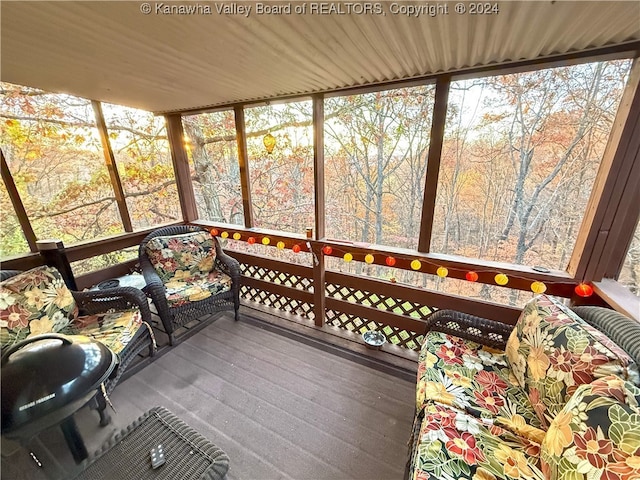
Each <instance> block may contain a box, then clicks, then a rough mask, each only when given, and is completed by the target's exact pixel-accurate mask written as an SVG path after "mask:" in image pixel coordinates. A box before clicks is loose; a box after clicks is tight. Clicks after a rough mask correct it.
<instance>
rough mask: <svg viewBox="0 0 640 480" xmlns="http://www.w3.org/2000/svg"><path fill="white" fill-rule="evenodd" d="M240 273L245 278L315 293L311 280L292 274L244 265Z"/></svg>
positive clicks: (241, 266) (241, 265)
mask: <svg viewBox="0 0 640 480" xmlns="http://www.w3.org/2000/svg"><path fill="white" fill-rule="evenodd" d="M240 273H242V275H244V276H245V277H253V278H257V279H259V280H264V281H267V282H271V283H276V284H279V285H285V286H287V287H292V288H297V289H299V290H307V291H308V292H313V282H312V281H311V280H310V279H308V278H306V277H300V276H298V275H294V274H292V273H286V272H278V271H276V270H271V269H270V268H266V267H259V266H255V265H247V264H244V263H241V264H240Z"/></svg>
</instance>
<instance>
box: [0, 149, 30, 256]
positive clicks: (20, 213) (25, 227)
mask: <svg viewBox="0 0 640 480" xmlns="http://www.w3.org/2000/svg"><path fill="white" fill-rule="evenodd" d="M0 164H1V166H2V180H3V182H4V185H5V187H6V188H7V193H8V194H9V199H10V200H11V204H12V205H13V209H14V210H15V212H16V216H17V217H18V222H20V227H21V228H22V233H24V237H25V238H26V240H27V243H28V244H29V249H30V250H31V251H32V252H33V253H35V252H37V251H38V247H37V246H36V241H37V238H36V234H35V232H34V231H33V228H32V227H31V222H30V221H29V217H28V216H27V211H26V210H25V209H24V205H23V203H22V199H21V198H20V193H19V192H18V189H17V187H16V184H15V182H14V181H13V177H12V176H11V172H10V171H9V165H7V161H6V160H5V158H4V153H2V150H0Z"/></svg>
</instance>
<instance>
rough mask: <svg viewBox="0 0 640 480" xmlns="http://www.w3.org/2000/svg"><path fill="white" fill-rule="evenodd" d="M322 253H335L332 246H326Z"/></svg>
mask: <svg viewBox="0 0 640 480" xmlns="http://www.w3.org/2000/svg"><path fill="white" fill-rule="evenodd" d="M322 251H323V252H324V254H325V255H331V254H332V253H333V248H331V245H325V246H324V247H322Z"/></svg>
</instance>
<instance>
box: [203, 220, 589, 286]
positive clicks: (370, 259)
mask: <svg viewBox="0 0 640 480" xmlns="http://www.w3.org/2000/svg"><path fill="white" fill-rule="evenodd" d="M210 233H211V234H212V235H213V236H220V237H221V238H225V239H226V238H229V232H227V231H225V230H223V231H220V230H219V229H217V228H211V229H210ZM231 238H232V239H233V240H237V241H241V240H242V234H240V233H239V232H235V233H234V234H233V235H232V236H231ZM245 241H246V242H247V243H248V244H249V245H253V244H255V243H257V242H258V238H256V237H255V236H249V237H247V238H246V240H245ZM260 242H261V243H262V245H270V244H271V238H270V237H268V236H266V235H260ZM307 245H308V246H305V242H304V241H300V243H293V245H292V246H291V251H292V252H293V253H300V252H302V251H303V250H304V251H311V248H310V244H308V243H307ZM276 248H278V249H280V250H284V249H285V248H286V244H285V242H283V241H278V242H277V243H276ZM311 253H313V252H311ZM322 253H324V254H325V255H327V256H332V257H340V256H341V257H342V259H343V261H344V262H346V263H350V262H352V261H354V252H351V251H349V249H341V248H338V247H335V246H332V245H324V246H323V247H322ZM379 256H381V255H379ZM383 256H384V257H385V258H384V263H385V265H387V266H389V267H394V266H396V264H397V263H398V259H397V258H396V257H394V256H392V255H383ZM402 260H404V261H409V266H410V268H411V269H412V270H414V271H422V272H423V273H430V272H428V271H424V270H433V269H435V274H436V275H437V276H438V277H440V278H446V277H448V276H449V269H448V268H447V267H445V266H443V265H439V264H437V263H435V262H431V261H428V260H425V259H417V258H413V259H411V258H410V257H406V256H403V257H402ZM363 261H364V262H365V263H367V264H373V263H376V256H375V255H374V254H372V253H367V254H365V255H364V257H363ZM379 263H381V261H380V262H379ZM457 271H458V272H460V273H462V272H463V271H462V270H460V269H457ZM494 272H495V270H489V269H486V270H469V271H465V272H464V279H465V280H467V281H468V282H472V283H473V282H477V281H478V280H479V278H480V275H483V274H491V275H493V281H494V282H495V284H496V285H499V286H502V287H504V286H506V285H507V284H508V283H509V281H510V280H512V279H518V280H523V281H527V278H525V277H518V276H516V275H513V274H511V277H509V276H508V275H506V274H505V273H501V272H497V273H494ZM461 276H462V275H461V274H459V275H456V276H455V277H456V278H460V277H461ZM483 276H486V275H483ZM485 283H486V282H485ZM547 287H548V285H547V283H545V282H541V281H539V280H535V281H532V282H531V284H530V289H531V291H532V292H533V293H535V294H541V293H544V292H546V291H547ZM574 292H575V294H576V295H578V296H580V297H584V298H587V297H590V296H592V295H593V287H592V286H591V285H589V284H587V283H579V284H578V285H576V286H575V288H574Z"/></svg>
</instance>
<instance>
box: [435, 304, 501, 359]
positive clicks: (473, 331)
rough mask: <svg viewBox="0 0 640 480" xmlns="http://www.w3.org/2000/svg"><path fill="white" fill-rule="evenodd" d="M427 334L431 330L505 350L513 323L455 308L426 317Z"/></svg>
mask: <svg viewBox="0 0 640 480" xmlns="http://www.w3.org/2000/svg"><path fill="white" fill-rule="evenodd" d="M425 323H426V329H425V334H426V333H427V332H429V331H431V330H433V331H437V332H443V333H448V334H450V335H455V336H456V337H460V338H464V339H466V340H471V341H473V342H477V343H481V344H483V345H486V346H487V347H493V348H498V349H500V350H504V349H505V347H506V344H507V339H508V338H509V335H510V334H511V331H512V330H513V325H507V324H506V323H501V322H496V321H494V320H488V319H486V318H481V317H476V316H474V315H469V314H467V313H462V312H457V311H455V310H438V311H437V312H434V313H432V314H431V315H429V316H428V317H427V318H426V319H425Z"/></svg>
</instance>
